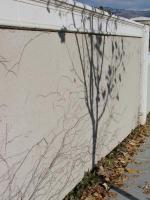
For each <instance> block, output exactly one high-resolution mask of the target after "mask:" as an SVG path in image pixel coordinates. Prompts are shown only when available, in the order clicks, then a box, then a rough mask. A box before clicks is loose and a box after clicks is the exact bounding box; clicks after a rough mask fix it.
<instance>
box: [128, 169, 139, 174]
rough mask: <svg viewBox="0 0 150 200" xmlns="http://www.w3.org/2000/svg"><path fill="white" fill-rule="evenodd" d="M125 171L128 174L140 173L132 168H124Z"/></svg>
mask: <svg viewBox="0 0 150 200" xmlns="http://www.w3.org/2000/svg"><path fill="white" fill-rule="evenodd" d="M126 171H127V172H128V173H129V174H139V173H140V171H139V170H137V169H133V168H126Z"/></svg>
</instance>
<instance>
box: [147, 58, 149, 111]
mask: <svg viewBox="0 0 150 200" xmlns="http://www.w3.org/2000/svg"><path fill="white" fill-rule="evenodd" d="M148 60H149V65H148V87H147V91H148V94H147V113H149V112H150V55H149V59H148Z"/></svg>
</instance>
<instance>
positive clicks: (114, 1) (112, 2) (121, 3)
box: [78, 0, 150, 10]
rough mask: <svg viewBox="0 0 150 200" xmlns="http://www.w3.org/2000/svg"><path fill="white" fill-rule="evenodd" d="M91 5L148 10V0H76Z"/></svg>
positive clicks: (149, 3) (149, 5)
mask: <svg viewBox="0 0 150 200" xmlns="http://www.w3.org/2000/svg"><path fill="white" fill-rule="evenodd" d="M78 1H80V2H83V3H88V4H90V5H93V6H98V7H99V6H103V7H111V8H123V9H130V10H131V9H134V10H146V9H149V10H150V0H78Z"/></svg>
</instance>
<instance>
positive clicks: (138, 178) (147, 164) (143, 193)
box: [111, 137, 150, 200]
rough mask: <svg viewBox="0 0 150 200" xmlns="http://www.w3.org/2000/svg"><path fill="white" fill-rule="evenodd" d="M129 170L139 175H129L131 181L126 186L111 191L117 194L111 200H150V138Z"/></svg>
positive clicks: (129, 166)
mask: <svg viewBox="0 0 150 200" xmlns="http://www.w3.org/2000/svg"><path fill="white" fill-rule="evenodd" d="M128 168H131V169H133V170H134V171H135V172H136V171H137V174H136V173H133V174H128V173H127V176H128V177H129V179H128V180H127V181H126V182H125V184H124V186H123V187H122V188H114V189H112V190H111V191H112V192H115V193H117V196H116V197H115V198H111V200H114V199H116V200H150V137H149V138H147V139H146V142H145V143H144V144H143V145H142V146H141V147H140V149H139V152H138V154H137V155H136V156H135V159H134V162H133V163H130V164H129V165H128ZM138 171H139V173H138Z"/></svg>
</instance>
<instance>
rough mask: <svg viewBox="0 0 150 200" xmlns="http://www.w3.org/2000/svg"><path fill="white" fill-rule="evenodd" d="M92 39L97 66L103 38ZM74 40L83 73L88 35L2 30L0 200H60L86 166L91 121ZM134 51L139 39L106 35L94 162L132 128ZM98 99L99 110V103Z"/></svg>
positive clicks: (136, 57)
mask: <svg viewBox="0 0 150 200" xmlns="http://www.w3.org/2000/svg"><path fill="white" fill-rule="evenodd" d="M92 38H93V42H94V43H93V46H94V54H93V56H94V63H95V66H96V65H98V67H100V66H101V62H102V58H101V56H100V55H99V54H98V51H97V50H96V49H95V48H96V45H97V44H98V40H100V41H101V45H100V44H99V45H100V50H102V47H103V42H104V36H102V37H100V36H97V38H96V36H94V35H93V37H92ZM63 39H64V40H63ZM86 39H87V42H88V48H89V49H88V48H87V46H86ZM78 42H79V45H80V51H81V56H82V61H83V62H84V66H85V69H86V70H87V71H86V73H89V70H88V66H89V60H88V59H89V58H88V51H89V52H90V53H91V50H90V37H89V36H88V35H85V34H83V35H82V34H77V35H76V34H74V33H65V35H60V33H59V34H58V33H57V32H55V33H54V32H49V33H45V32H38V31H36V32H33V31H21V30H4V29H3V30H0V44H1V47H0V77H1V78H0V91H1V92H0V93H1V95H0V119H1V123H0V129H1V133H0V154H1V162H0V169H1V170H0V180H1V184H0V198H1V199H2V200H4V199H9V198H10V199H11V200H12V199H15V200H17V199H18V198H21V197H22V199H23V200H28V199H36V200H47V199H55V200H61V199H62V198H63V197H64V195H65V194H66V193H67V192H69V191H70V190H71V189H72V187H74V186H75V185H76V184H77V183H78V181H79V180H80V179H81V178H82V176H83V174H84V172H85V171H87V170H88V169H90V168H91V159H92V155H91V148H92V123H91V119H90V115H89V113H88V109H87V106H86V104H85V96H84V90H85V88H84V85H83V74H82V70H81V69H82V66H81V60H80V56H79V49H78ZM116 45H117V46H116ZM140 45H141V41H140V39H138V38H137V39H136V38H127V37H113V36H109V37H108V36H107V37H106V36H105V52H104V63H103V67H102V78H101V83H100V93H101V94H102V92H104V91H106V96H107V92H108V90H107V83H108V82H107V79H108V78H109V77H107V76H109V73H110V72H108V71H109V65H110V68H111V70H112V71H111V73H113V74H110V77H111V79H112V80H113V81H112V83H113V84H114V89H113V91H112V93H111V94H110V95H109V96H108V103H107V106H106V110H105V111H104V114H103V116H102V118H101V120H100V122H99V131H98V139H97V156H96V160H100V158H101V157H102V156H105V155H106V154H107V153H109V152H110V150H111V149H112V148H114V147H115V146H116V145H117V144H119V143H120V142H121V141H122V140H123V139H124V138H125V137H126V136H127V135H128V134H129V133H130V131H131V130H132V129H133V128H135V127H136V125H137V123H138V105H139V87H138V85H139V70H140V69H139V68H140ZM116 56H117V57H116ZM115 68H116V71H115ZM86 75H87V74H86ZM113 77H115V79H116V80H115V79H114V78H113ZM87 83H88V84H89V80H88V76H87ZM112 83H111V84H112ZM100 98H101V99H100V104H99V112H101V110H102V109H103V107H104V104H105V98H104V99H103V98H102V95H100Z"/></svg>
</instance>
